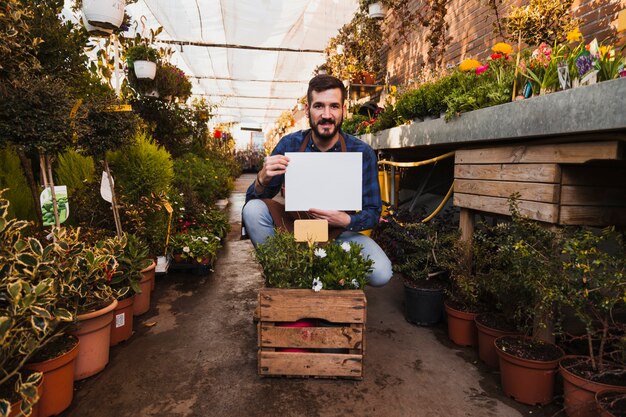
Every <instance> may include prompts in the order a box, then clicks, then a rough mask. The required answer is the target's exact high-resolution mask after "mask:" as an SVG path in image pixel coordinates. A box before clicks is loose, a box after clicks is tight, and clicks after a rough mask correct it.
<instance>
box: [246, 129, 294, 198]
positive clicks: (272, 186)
mask: <svg viewBox="0 0 626 417" xmlns="http://www.w3.org/2000/svg"><path fill="white" fill-rule="evenodd" d="M278 154H280V155H284V154H285V144H284V141H282V140H281V141H280V142H278V145H276V147H275V148H274V150H273V151H272V154H271V155H270V156H273V155H278ZM284 177H285V175H277V176H275V177H273V178H272V179H271V181H270V183H269V184H268V185H267V187H265V189H263V191H261V192H260V193H257V192H256V190H255V186H254V184H255V182H256V178H255V180H254V181H253V182H252V184H250V186H249V187H248V191H246V203H247V202H248V201H250V200H254V199H258V198H274V197H275V196H276V194H278V192H279V191H280V187H281V186H282V184H283V180H284Z"/></svg>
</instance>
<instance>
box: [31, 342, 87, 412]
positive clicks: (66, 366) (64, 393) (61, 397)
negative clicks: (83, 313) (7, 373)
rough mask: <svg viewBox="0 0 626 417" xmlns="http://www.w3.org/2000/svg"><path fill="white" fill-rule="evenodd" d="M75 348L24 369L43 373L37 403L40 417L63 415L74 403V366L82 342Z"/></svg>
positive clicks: (77, 343)
mask: <svg viewBox="0 0 626 417" xmlns="http://www.w3.org/2000/svg"><path fill="white" fill-rule="evenodd" d="M75 342H76V344H75V345H74V347H73V348H72V349H71V350H69V351H67V352H65V353H63V354H62V355H60V356H58V357H56V358H53V359H50V360H47V361H43V362H36V363H29V364H26V365H25V366H24V367H25V368H26V369H29V370H32V371H38V372H42V373H43V384H42V387H41V396H40V397H39V401H38V402H37V408H38V411H39V417H48V416H53V415H57V414H59V413H61V412H62V411H63V410H65V409H66V408H67V407H69V406H70V404H71V403H72V398H74V365H75V363H76V357H77V356H78V346H79V344H80V342H79V341H78V339H76V340H75Z"/></svg>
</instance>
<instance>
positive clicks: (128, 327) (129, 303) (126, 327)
mask: <svg viewBox="0 0 626 417" xmlns="http://www.w3.org/2000/svg"><path fill="white" fill-rule="evenodd" d="M134 301H135V296H134V295H133V296H132V297H128V298H125V299H123V300H118V303H117V307H115V310H114V313H113V322H112V323H111V341H110V342H109V343H110V346H115V345H117V344H118V343H120V342H123V341H124V340H128V339H129V338H130V337H131V336H132V335H133V303H134Z"/></svg>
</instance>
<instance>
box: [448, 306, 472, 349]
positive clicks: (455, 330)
mask: <svg viewBox="0 0 626 417" xmlns="http://www.w3.org/2000/svg"><path fill="white" fill-rule="evenodd" d="M444 308H445V310H446V313H447V314H448V337H449V338H450V340H452V341H453V342H454V343H455V344H457V345H459V346H476V345H477V344H478V331H477V330H476V324H475V323H474V319H475V318H476V316H477V315H478V313H471V312H466V311H460V310H455V309H453V308H452V307H450V306H449V305H448V303H444Z"/></svg>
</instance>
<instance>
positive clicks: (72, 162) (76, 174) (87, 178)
mask: <svg viewBox="0 0 626 417" xmlns="http://www.w3.org/2000/svg"><path fill="white" fill-rule="evenodd" d="M54 172H55V174H56V183H57V184H60V185H66V186H67V189H68V193H70V194H74V193H75V192H78V191H82V190H83V189H84V188H85V187H86V186H87V184H88V183H90V182H93V181H94V179H95V173H96V168H95V166H94V161H93V158H92V157H90V156H83V155H81V154H79V153H78V152H76V151H73V150H68V151H66V152H63V153H62V154H59V156H58V158H57V166H56V169H55V171H54Z"/></svg>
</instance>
